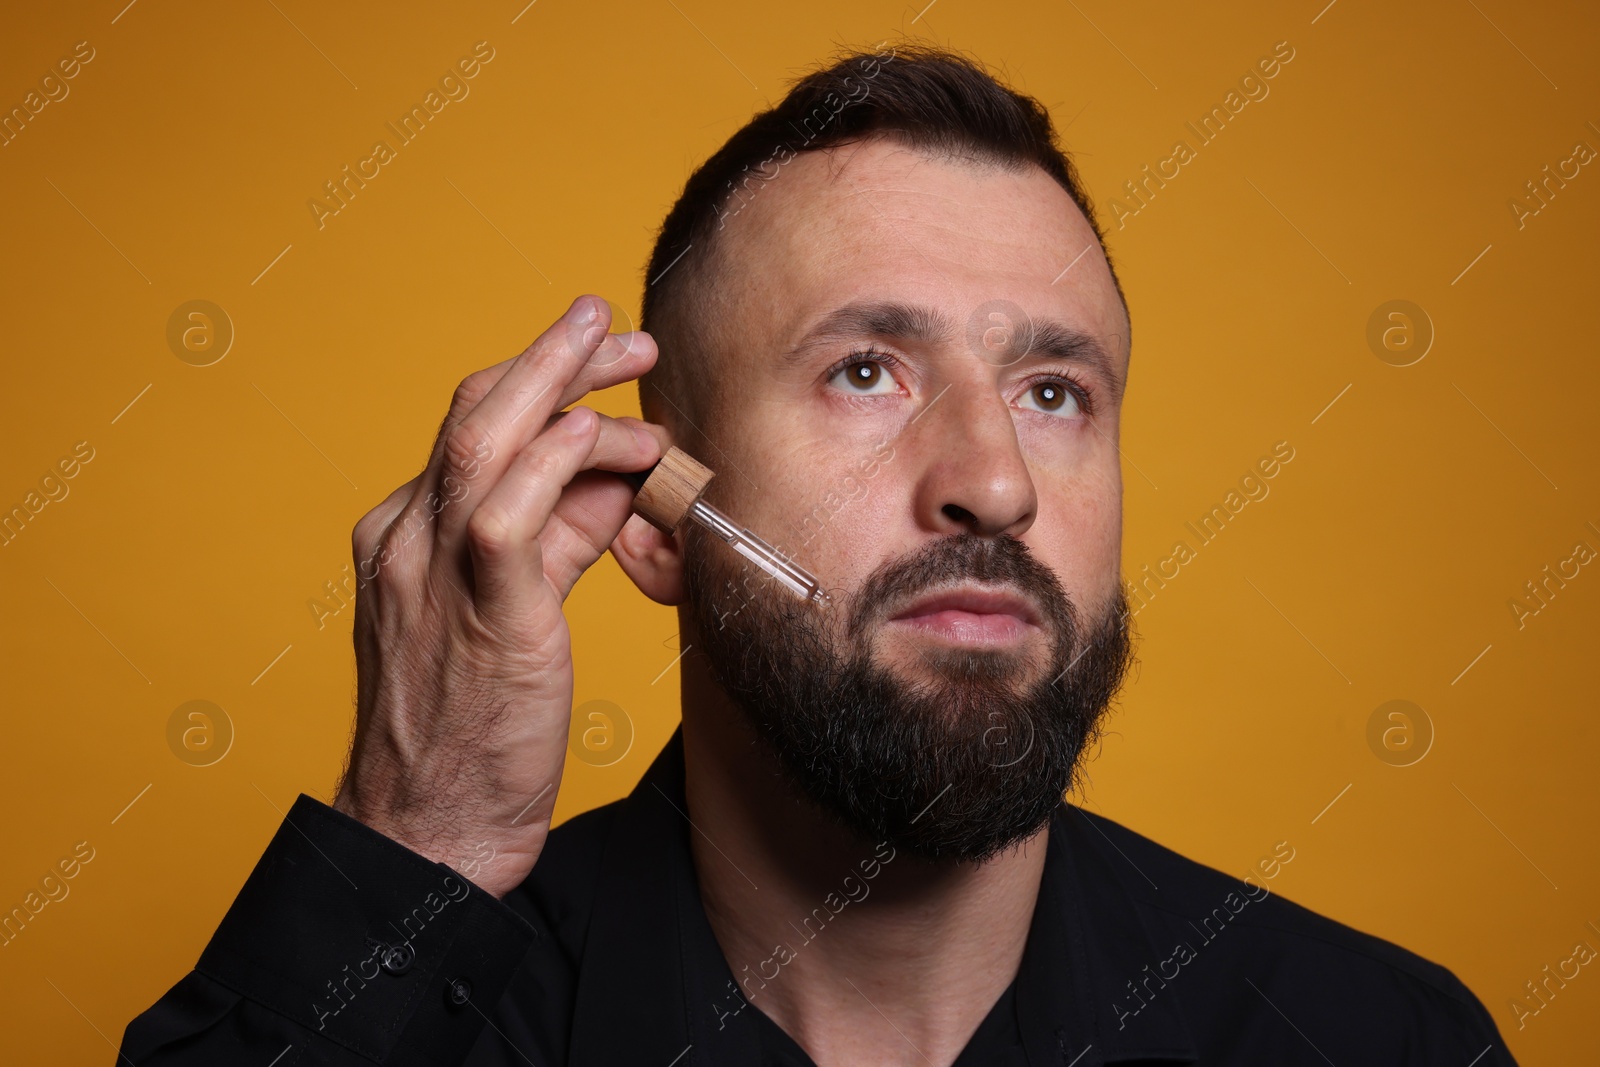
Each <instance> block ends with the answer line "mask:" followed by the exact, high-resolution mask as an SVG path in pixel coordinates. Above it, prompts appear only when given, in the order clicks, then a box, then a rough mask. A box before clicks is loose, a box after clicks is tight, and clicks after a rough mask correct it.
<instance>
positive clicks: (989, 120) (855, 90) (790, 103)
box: [639, 45, 1127, 421]
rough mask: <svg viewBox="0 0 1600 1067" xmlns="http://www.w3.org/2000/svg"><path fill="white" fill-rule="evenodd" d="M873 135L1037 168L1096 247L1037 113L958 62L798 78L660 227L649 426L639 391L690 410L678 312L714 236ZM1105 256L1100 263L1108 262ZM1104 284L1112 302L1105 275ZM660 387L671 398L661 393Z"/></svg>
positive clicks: (895, 60) (682, 318)
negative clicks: (788, 173)
mask: <svg viewBox="0 0 1600 1067" xmlns="http://www.w3.org/2000/svg"><path fill="white" fill-rule="evenodd" d="M873 137H884V138H891V139H893V140H896V141H899V142H901V143H903V144H905V145H906V146H908V147H911V148H915V149H920V150H922V151H924V152H928V153H930V154H932V155H934V156H936V157H943V158H958V159H967V160H974V161H978V162H982V163H988V164H991V165H994V166H998V167H1003V168H1005V169H1008V170H1013V171H1020V170H1023V169H1024V168H1026V167H1029V166H1035V167H1039V168H1041V169H1043V170H1044V172H1045V173H1046V174H1048V175H1050V177H1052V178H1054V179H1055V180H1056V182H1057V183H1058V184H1060V186H1061V187H1062V188H1063V189H1065V190H1066V191H1067V193H1068V194H1069V195H1070V196H1071V197H1072V199H1073V202H1074V203H1076V204H1077V205H1078V208H1079V209H1080V210H1081V211H1082V212H1083V214H1084V217H1085V218H1086V219H1088V220H1089V226H1090V227H1091V228H1092V229H1093V230H1094V234H1095V237H1096V238H1097V239H1098V240H1099V241H1100V244H1101V247H1102V248H1104V246H1105V235H1104V234H1103V233H1102V232H1101V229H1100V224H1099V222H1098V221H1097V220H1096V218H1095V212H1094V204H1093V203H1092V202H1091V201H1090V199H1089V196H1088V194H1087V193H1086V192H1085V191H1084V189H1083V185H1082V183H1081V181H1080V180H1079V178H1078V172H1077V168H1075V167H1074V166H1073V164H1072V160H1071V158H1070V157H1069V156H1068V155H1067V153H1066V152H1065V151H1063V150H1062V148H1061V147H1060V144H1059V143H1058V141H1057V137H1056V131H1055V127H1054V126H1053V124H1052V123H1051V121H1050V114H1049V112H1048V111H1046V110H1045V108H1044V105H1042V104H1040V103H1039V102H1038V101H1037V100H1035V99H1033V98H1032V97H1030V96H1024V95H1022V94H1021V93H1017V92H1015V91H1013V90H1011V89H1009V88H1007V87H1006V86H1004V85H1002V84H1001V83H1000V82H999V81H997V80H996V79H995V78H994V77H993V76H992V75H991V74H989V73H988V71H986V70H985V69H984V68H983V67H982V66H980V65H979V64H978V63H977V62H975V61H974V60H971V59H969V58H967V57H966V56H963V55H960V54H959V53H956V52H950V51H946V50H944V49H939V48H932V47H927V46H906V45H898V46H895V47H884V46H879V48H878V50H877V51H873V52H866V51H861V52H851V53H846V54H844V55H842V56H840V57H838V58H836V59H834V60H833V61H832V62H830V63H829V64H828V65H827V66H825V67H823V68H822V69H820V70H817V71H815V72H813V73H811V74H808V75H806V76H805V77H803V78H801V79H800V80H799V81H798V82H796V83H795V85H794V87H793V88H791V89H790V90H789V92H788V94H787V95H786V96H785V97H784V98H783V99H782V100H781V101H780V102H779V103H778V104H777V106H775V107H773V108H771V109H770V110H767V111H764V112H762V113H761V114H759V115H757V116H756V117H755V118H753V119H751V120H750V121H749V122H748V123H746V124H745V126H744V127H743V128H742V129H740V130H739V131H738V132H737V133H735V134H734V135H733V136H732V137H730V138H728V141H727V143H726V144H724V145H723V146H722V147H721V148H720V149H718V150H717V152H716V154H715V155H713V156H712V157H711V158H710V159H708V160H706V161H705V162H704V163H703V164H701V165H700V167H699V169H697V170H696V171H695V172H694V173H693V174H692V175H690V177H689V180H688V182H687V183H685V185H684V188H683V193H682V195H681V196H679V197H678V201H677V203H675V204H674V205H673V206H672V210H671V211H670V212H668V213H667V217H666V219H665V220H664V221H663V222H662V224H661V230H660V233H659V234H658V235H657V237H656V243H655V249H654V251H653V252H652V253H651V255H650V263H649V266H648V267H647V268H646V270H645V285H644V301H643V307H642V314H641V316H640V324H641V326H642V328H643V329H645V330H648V331H650V332H651V333H653V334H655V335H656V336H657V339H658V340H660V341H663V342H664V343H663V344H662V345H661V348H662V355H661V359H660V360H659V362H658V363H657V365H656V367H655V368H654V369H652V370H651V372H650V373H649V374H647V375H646V376H645V377H644V378H643V379H641V380H640V383H639V391H640V402H641V405H642V406H643V408H644V411H645V413H646V417H647V418H653V414H652V413H653V412H659V411H660V409H659V407H658V406H657V405H656V404H655V403H654V399H655V398H654V397H652V396H650V395H648V394H649V393H652V392H655V391H657V390H663V395H667V396H668V397H669V399H673V398H674V396H675V397H676V399H673V402H674V404H675V405H681V404H685V403H688V401H689V395H688V394H687V391H686V390H684V389H682V388H681V385H682V384H683V382H684V376H683V374H682V371H683V368H680V367H677V366H676V365H675V364H676V361H677V360H681V359H683V358H685V357H688V358H693V356H692V354H691V353H689V352H677V351H673V350H675V349H680V348H689V347H691V346H690V345H689V344H688V343H687V342H688V330H689V328H690V327H691V325H692V323H691V322H690V321H689V316H688V312H687V310H686V309H687V308H688V307H690V306H693V305H694V303H696V302H695V301H692V300H690V299H688V298H689V297H690V296H691V295H692V294H693V293H694V292H695V291H696V290H697V289H698V287H700V286H702V285H705V284H707V283H708V282H712V281H714V278H715V271H714V269H712V268H713V266H714V262H715V256H714V255H713V253H714V251H715V247H716V243H717V234H718V231H719V230H721V229H722V227H723V226H725V225H726V224H727V221H728V219H729V218H731V217H732V216H734V215H736V214H737V213H738V212H739V211H740V210H742V209H743V207H744V205H745V204H746V203H747V202H748V201H749V200H750V199H751V198H753V197H754V196H756V195H759V192H760V190H761V188H762V186H764V185H765V184H766V183H767V182H769V181H772V180H773V179H774V178H776V177H777V176H778V174H779V173H780V171H781V168H782V166H783V164H785V163H787V162H789V161H790V160H792V159H793V158H794V157H795V156H796V155H798V154H799V153H801V152H813V151H819V150H822V149H827V148H834V147H837V146H839V145H844V144H850V143H852V142H856V141H861V140H865V139H868V138H873ZM1106 258H1107V263H1108V265H1109V264H1110V254H1109V252H1108V253H1107V257H1106ZM1111 278H1112V282H1113V284H1115V285H1116V288H1117V294H1118V296H1119V297H1120V296H1121V295H1122V284H1121V282H1120V281H1119V280H1118V279H1117V275H1116V269H1115V268H1114V267H1113V268H1112V271H1111ZM1123 303H1124V306H1126V303H1127V301H1126V299H1125V298H1124V300H1123ZM666 382H672V383H673V384H674V385H675V386H679V388H670V389H664V388H663V387H664V385H665V383H666ZM652 386H653V387H654V388H652ZM653 421H659V420H653Z"/></svg>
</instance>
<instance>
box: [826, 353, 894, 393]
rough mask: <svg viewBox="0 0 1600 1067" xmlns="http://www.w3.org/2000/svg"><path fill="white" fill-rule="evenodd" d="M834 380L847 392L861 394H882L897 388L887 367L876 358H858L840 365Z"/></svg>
mask: <svg viewBox="0 0 1600 1067" xmlns="http://www.w3.org/2000/svg"><path fill="white" fill-rule="evenodd" d="M833 381H834V382H835V383H837V384H838V385H840V386H841V387H842V388H843V389H844V390H845V391H846V392H851V393H855V394H857V395H859V396H872V395H874V394H877V395H882V394H884V393H893V392H895V390H896V386H895V381H894V378H893V377H892V376H891V375H890V374H889V371H888V369H887V368H885V367H884V365H883V364H882V363H879V362H878V361H876V360H870V359H868V360H858V361H857V362H855V363H850V364H847V365H845V366H843V367H840V368H839V370H838V371H837V372H836V373H835V374H834V376H833Z"/></svg>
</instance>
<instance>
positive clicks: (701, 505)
mask: <svg viewBox="0 0 1600 1067" xmlns="http://www.w3.org/2000/svg"><path fill="white" fill-rule="evenodd" d="M622 477H623V478H625V479H626V480H627V481H629V482H630V483H632V485H633V486H634V488H635V489H636V490H637V491H638V492H637V494H636V495H635V496H634V498H633V510H634V513H635V514H638V515H641V516H643V517H644V518H645V520H646V521H648V522H649V523H650V524H651V525H652V526H654V527H656V529H658V530H661V531H662V532H664V533H668V534H670V533H672V532H673V531H675V530H676V529H677V528H678V527H679V526H681V525H683V523H684V522H685V521H686V520H688V519H693V520H694V521H695V522H698V523H699V524H700V525H701V526H704V527H705V528H706V529H708V530H710V531H711V532H712V533H714V534H716V535H717V537H718V538H720V539H721V540H723V541H726V542H727V543H728V545H729V546H730V547H732V548H733V550H734V551H735V552H737V553H739V555H741V556H743V557H744V558H745V559H747V560H749V561H750V562H751V563H753V564H755V565H756V566H757V567H759V568H760V569H761V570H762V571H764V572H765V573H766V574H768V575H770V576H771V577H773V578H775V579H777V581H778V583H779V584H780V585H782V586H783V587H784V588H785V589H787V590H789V591H790V592H791V593H793V594H795V595H796V596H798V597H799V598H800V599H802V600H806V601H810V602H812V603H816V604H825V603H827V602H828V600H829V597H828V594H827V593H826V592H824V591H823V589H822V585H821V584H820V583H819V582H818V581H817V580H816V579H815V578H814V577H812V576H811V574H810V573H809V572H808V571H806V570H805V569H804V568H802V567H800V566H799V565H798V564H796V563H795V562H794V561H792V560H791V559H789V557H787V556H785V555H784V554H783V553H782V552H779V551H778V550H777V549H776V548H773V547H772V546H771V545H769V544H767V542H765V541H763V540H762V539H761V538H760V537H757V536H756V535H755V534H753V533H751V532H750V531H749V530H747V529H745V528H744V527H742V526H740V525H739V524H738V523H736V522H734V521H733V520H732V519H730V518H729V517H728V516H727V515H724V514H723V513H722V512H720V511H718V510H717V509H716V508H714V507H712V506H711V505H710V504H707V503H706V502H705V501H704V500H702V499H700V498H701V496H702V495H703V494H704V493H705V491H706V486H708V485H710V484H711V479H713V478H715V477H716V474H715V473H714V472H713V471H712V470H711V468H710V467H707V466H706V465H705V464H703V463H701V462H700V461H699V460H697V459H695V458H694V457H693V456H691V455H689V453H687V452H685V451H684V450H683V449H681V448H678V447H677V446H676V445H674V446H672V447H670V448H668V449H667V451H666V452H665V453H664V454H663V455H662V457H661V459H660V460H659V461H657V463H656V464H655V466H653V467H650V468H649V469H647V470H642V471H635V472H633V473H625V474H623V475H622Z"/></svg>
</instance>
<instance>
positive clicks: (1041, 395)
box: [1022, 382, 1079, 418]
mask: <svg viewBox="0 0 1600 1067" xmlns="http://www.w3.org/2000/svg"><path fill="white" fill-rule="evenodd" d="M1022 400H1023V404H1024V406H1026V407H1031V408H1032V409H1033V410H1035V411H1042V412H1044V413H1046V414H1047V415H1060V416H1061V417H1062V418H1072V417H1073V416H1075V415H1077V414H1078V413H1079V406H1078V398H1077V397H1076V396H1074V395H1073V394H1072V390H1071V389H1068V388H1067V387H1066V386H1065V385H1063V384H1061V383H1060V382H1038V383H1036V384H1035V385H1033V386H1030V387H1029V389H1028V391H1027V392H1026V393H1024V394H1022Z"/></svg>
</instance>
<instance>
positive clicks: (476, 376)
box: [450, 370, 493, 413]
mask: <svg viewBox="0 0 1600 1067" xmlns="http://www.w3.org/2000/svg"><path fill="white" fill-rule="evenodd" d="M491 385H493V382H492V381H490V377H489V374H488V373H487V372H486V371H481V370H480V371H473V372H472V373H471V374H469V375H467V376H466V377H465V378H463V379H461V384H459V385H457V386H456V391H455V395H453V396H452V397H451V398H450V410H451V412H452V413H465V412H467V411H471V410H472V409H473V408H475V407H477V406H478V401H480V400H482V399H483V398H484V397H485V396H487V395H488V393H489V388H490V386H491Z"/></svg>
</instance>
